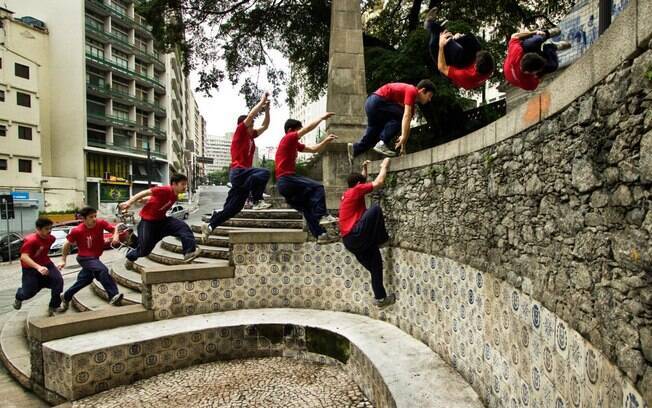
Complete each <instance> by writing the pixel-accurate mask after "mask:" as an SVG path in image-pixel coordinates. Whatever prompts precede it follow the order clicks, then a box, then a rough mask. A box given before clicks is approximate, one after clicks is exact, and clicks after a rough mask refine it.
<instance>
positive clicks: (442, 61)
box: [425, 8, 495, 89]
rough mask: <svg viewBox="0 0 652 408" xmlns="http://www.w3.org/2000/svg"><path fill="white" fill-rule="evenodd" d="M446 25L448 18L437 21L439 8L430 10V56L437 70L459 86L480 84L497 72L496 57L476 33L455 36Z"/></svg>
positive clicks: (470, 86) (467, 87) (427, 20)
mask: <svg viewBox="0 0 652 408" xmlns="http://www.w3.org/2000/svg"><path fill="white" fill-rule="evenodd" d="M444 25H445V21H443V22H439V21H437V10H436V9H434V8H433V9H431V10H430V12H428V16H427V17H426V23H425V27H426V30H428V31H429V32H430V42H429V49H430V56H431V57H432V59H433V61H434V62H435V65H437V69H438V70H439V72H441V73H442V74H443V75H444V76H445V77H447V78H448V79H449V80H450V81H451V82H452V83H453V85H455V86H456V87H458V88H464V89H475V88H478V87H480V86H481V85H482V84H484V83H485V81H487V79H489V77H491V74H492V73H493V71H494V68H495V63H494V59H493V57H492V56H491V54H490V53H489V52H487V51H484V50H483V49H482V46H481V45H480V42H479V41H478V39H477V38H476V37H475V36H474V35H473V34H460V33H457V34H455V35H453V34H452V33H450V32H448V31H446V30H444Z"/></svg>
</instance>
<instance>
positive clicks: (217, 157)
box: [204, 132, 233, 174]
mask: <svg viewBox="0 0 652 408" xmlns="http://www.w3.org/2000/svg"><path fill="white" fill-rule="evenodd" d="M232 138H233V132H227V133H225V134H224V135H222V136H213V135H208V136H207V137H206V143H205V145H204V156H205V157H210V158H212V159H213V163H212V164H206V174H208V173H212V172H215V171H220V170H224V169H228V168H229V166H230V165H231V139H232Z"/></svg>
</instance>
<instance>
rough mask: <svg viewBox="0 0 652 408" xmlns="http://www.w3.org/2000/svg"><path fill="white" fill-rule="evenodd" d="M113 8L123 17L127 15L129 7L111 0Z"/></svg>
mask: <svg viewBox="0 0 652 408" xmlns="http://www.w3.org/2000/svg"><path fill="white" fill-rule="evenodd" d="M111 8H112V9H113V10H115V11H116V12H117V13H118V14H121V15H123V16H126V15H127V6H125V5H124V4H122V3H120V2H118V1H116V0H111Z"/></svg>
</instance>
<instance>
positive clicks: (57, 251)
mask: <svg viewBox="0 0 652 408" xmlns="http://www.w3.org/2000/svg"><path fill="white" fill-rule="evenodd" d="M70 229H71V228H70V227H56V228H52V232H51V234H52V236H54V239H55V241H54V243H53V244H52V246H51V247H50V252H48V255H49V256H60V255H61V254H62V253H63V244H65V243H66V237H67V236H68V232H70ZM75 252H77V246H76V245H73V246H72V248H70V253H75Z"/></svg>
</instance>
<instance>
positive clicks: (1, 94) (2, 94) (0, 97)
mask: <svg viewBox="0 0 652 408" xmlns="http://www.w3.org/2000/svg"><path fill="white" fill-rule="evenodd" d="M4 101H5V91H0V102H4Z"/></svg>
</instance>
